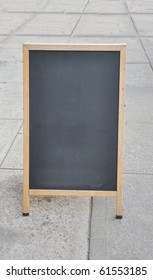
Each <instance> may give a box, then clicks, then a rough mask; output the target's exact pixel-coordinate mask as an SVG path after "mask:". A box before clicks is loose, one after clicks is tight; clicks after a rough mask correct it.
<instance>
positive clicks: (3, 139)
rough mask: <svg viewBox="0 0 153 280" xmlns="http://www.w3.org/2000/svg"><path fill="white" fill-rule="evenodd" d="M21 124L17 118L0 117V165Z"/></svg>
mask: <svg viewBox="0 0 153 280" xmlns="http://www.w3.org/2000/svg"><path fill="white" fill-rule="evenodd" d="M21 124H22V122H21V121H19V120H4V119H3V120H2V119H0V151H1V153H0V165H1V164H2V161H3V160H4V158H5V156H6V154H7V153H8V151H9V149H10V146H11V144H12V142H13V140H14V138H15V136H16V134H17V132H18V130H19V129H20V126H21Z"/></svg>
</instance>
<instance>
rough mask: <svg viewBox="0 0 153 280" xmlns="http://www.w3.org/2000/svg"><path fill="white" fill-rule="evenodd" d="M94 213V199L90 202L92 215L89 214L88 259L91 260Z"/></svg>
mask: <svg viewBox="0 0 153 280" xmlns="http://www.w3.org/2000/svg"><path fill="white" fill-rule="evenodd" d="M92 213H93V197H91V200H90V213H89V234H88V252H87V259H88V260H90V245H91V243H90V242H91V225H92Z"/></svg>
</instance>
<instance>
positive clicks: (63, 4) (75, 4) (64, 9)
mask: <svg viewBox="0 0 153 280" xmlns="http://www.w3.org/2000/svg"><path fill="white" fill-rule="evenodd" d="M87 3H88V0H77V1H76V0H58V1H57V0H52V1H49V2H48V4H47V6H46V8H45V9H44V10H43V11H44V12H45V11H46V12H52V13H57V12H60V13H74V14H75V13H82V12H83V10H84V8H85V6H86V4H87Z"/></svg>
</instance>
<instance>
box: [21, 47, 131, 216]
mask: <svg viewBox="0 0 153 280" xmlns="http://www.w3.org/2000/svg"><path fill="white" fill-rule="evenodd" d="M96 46H97V47H96ZM24 51H25V52H24V64H25V71H24V78H25V79H26V81H24V82H25V92H26V93H25V104H26V105H25V107H26V106H28V109H25V114H24V116H25V119H26V120H27V125H28V133H27V125H26V128H25V130H24V131H25V142H24V143H25V145H24V146H25V149H26V147H27V149H28V151H26V152H28V159H27V156H25V158H26V160H25V169H26V171H25V172H26V173H28V174H26V175H25V177H26V180H25V181H26V185H27V183H28V189H29V193H30V192H31V194H33V195H34V194H36V195H39V194H42V195H44V194H45V195H52V192H50V191H54V192H55V191H56V190H57V191H58V193H57V195H60V192H61V195H64V191H65V194H66V195H67V192H68V191H70V193H69V195H70V194H71V195H76V193H77V192H80V191H83V192H82V194H83V195H85V192H86V194H87V195H95V193H96V195H104V194H106V195H107V194H108V193H109V192H110V194H112V195H117V191H118V177H119V164H121V161H120V163H119V155H120V154H121V153H120V152H121V151H122V147H120V146H119V138H120V144H122V143H121V142H122V141H121V136H122V135H121V133H122V132H121V129H120V127H121V126H122V124H123V121H122V120H121V114H120V111H121V110H122V109H123V106H122V105H123V98H121V97H120V95H121V94H122V95H123V85H122V88H121V83H123V84H124V81H123V77H122V76H124V73H123V70H124V68H123V67H122V69H121V66H122V64H124V61H123V54H122V56H121V53H122V52H123V51H125V46H124V45H115V47H114V48H113V47H112V46H111V47H110V48H109V46H108V45H95V48H94V46H93V45H91V47H90V45H82V47H81V46H80V48H79V47H78V46H75V45H73V46H72V45H71V47H70V45H64V46H63V47H62V45H59V46H58V45H56V46H55V45H31V44H28V45H25V46H24ZM27 54H28V65H27V64H26V62H27V57H26V58H25V56H26V55H27ZM27 68H28V69H27ZM121 70H122V72H121ZM27 84H28V86H27ZM27 95H28V102H27V97H26V96H27ZM27 103H28V104H27ZM122 111H123V110H122ZM27 114H28V117H27ZM119 129H120V130H119ZM26 134H27V135H26ZM27 142H28V143H27ZM120 149H121V151H119V150H120ZM26 189H27V186H26V188H25V187H24V193H26ZM41 191H42V193H41ZM45 191H46V193H45ZM73 191H75V193H74V192H73ZM90 191H91V194H90ZM39 192H40V193H39ZM93 192H94V193H93ZM98 193H99V194H98ZM77 195H79V193H78V194H77ZM80 195H81V193H80ZM24 213H27V211H24Z"/></svg>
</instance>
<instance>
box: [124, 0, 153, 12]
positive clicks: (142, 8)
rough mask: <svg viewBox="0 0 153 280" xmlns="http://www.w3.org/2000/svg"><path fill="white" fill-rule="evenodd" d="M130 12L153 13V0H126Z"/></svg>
mask: <svg viewBox="0 0 153 280" xmlns="http://www.w3.org/2000/svg"><path fill="white" fill-rule="evenodd" d="M125 2H126V4H127V7H128V10H129V12H130V13H147V14H151V13H153V1H152V0H147V1H143V0H134V1H132V0H126V1H125Z"/></svg>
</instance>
